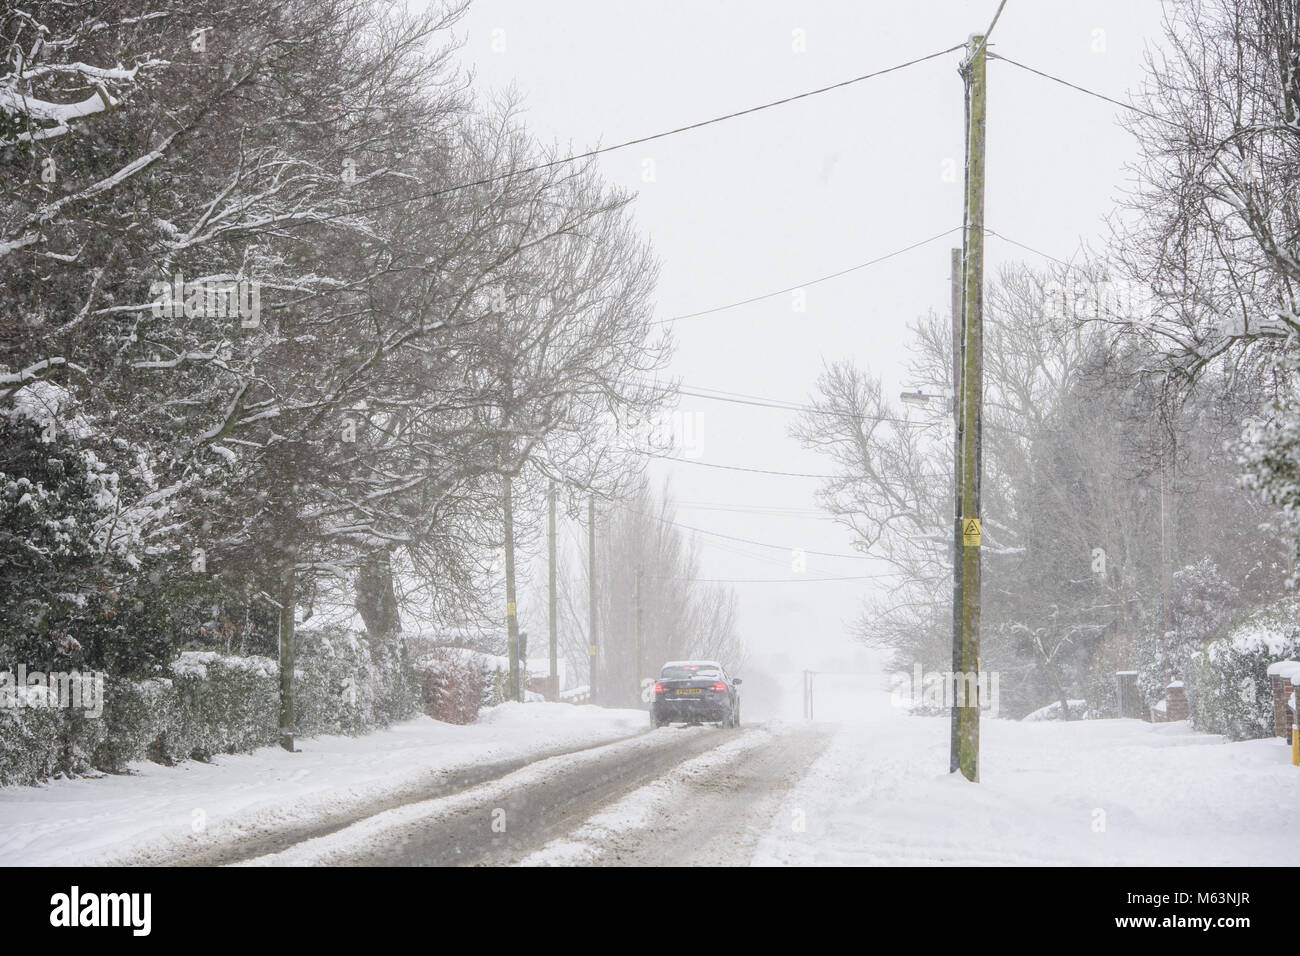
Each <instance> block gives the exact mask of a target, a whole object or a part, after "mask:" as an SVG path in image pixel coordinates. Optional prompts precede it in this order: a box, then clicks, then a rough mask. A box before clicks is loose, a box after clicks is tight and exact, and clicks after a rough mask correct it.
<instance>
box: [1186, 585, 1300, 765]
mask: <svg viewBox="0 0 1300 956" xmlns="http://www.w3.org/2000/svg"><path fill="white" fill-rule="evenodd" d="M1297 654H1300V600H1297V599H1294V598H1289V599H1287V600H1285V601H1281V602H1278V603H1277V604H1274V605H1272V606H1270V607H1267V608H1265V609H1263V610H1261V611H1258V612H1256V613H1255V614H1252V615H1251V616H1250V617H1248V618H1246V619H1245V620H1244V621H1241V622H1240V623H1238V624H1235V625H1233V626H1231V627H1229V628H1228V629H1227V630H1226V631H1225V632H1224V634H1223V635H1222V636H1220V637H1219V638H1217V639H1215V640H1213V641H1210V642H1209V643H1208V644H1207V645H1206V646H1205V648H1204V650H1202V651H1201V652H1200V653H1199V654H1197V655H1196V657H1195V658H1194V660H1193V665H1192V694H1191V706H1192V723H1193V724H1194V725H1195V726H1196V728H1197V729H1198V730H1203V731H1207V732H1209V733H1216V734H1226V735H1227V736H1228V737H1230V738H1231V739H1233V740H1249V739H1252V738H1255V737H1267V736H1269V735H1270V734H1271V733H1272V732H1273V692H1272V687H1271V685H1270V683H1269V679H1268V665H1269V664H1271V663H1273V662H1274V661H1278V660H1284V659H1286V658H1291V657H1295V656H1296V655H1297Z"/></svg>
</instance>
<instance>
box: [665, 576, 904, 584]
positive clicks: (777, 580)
mask: <svg viewBox="0 0 1300 956" xmlns="http://www.w3.org/2000/svg"><path fill="white" fill-rule="evenodd" d="M892 577H897V575H896V574H850V575H846V576H844V577H836V578H677V577H660V578H654V579H653V580H658V581H685V582H688V583H691V584H820V583H822V582H824V581H873V580H877V579H879V578H892Z"/></svg>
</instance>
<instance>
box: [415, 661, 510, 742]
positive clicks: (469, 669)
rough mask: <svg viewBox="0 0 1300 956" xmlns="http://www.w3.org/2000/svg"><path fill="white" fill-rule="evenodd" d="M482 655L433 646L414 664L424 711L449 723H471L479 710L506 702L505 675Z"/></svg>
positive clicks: (506, 677) (506, 680)
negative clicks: (419, 679)
mask: <svg viewBox="0 0 1300 956" xmlns="http://www.w3.org/2000/svg"><path fill="white" fill-rule="evenodd" d="M493 665H494V661H493V659H492V658H491V657H490V656H489V655H486V654H482V653H479V652H477V651H472V650H468V649H465V648H459V647H436V648H433V649H431V650H429V651H428V652H426V653H425V654H423V655H421V657H420V660H419V661H418V663H417V670H418V671H419V674H420V677H421V683H422V687H421V690H422V696H423V698H424V710H425V713H427V714H428V715H429V716H431V717H433V718H435V719H436V720H443V721H446V722H447V723H449V724H472V723H473V722H474V721H475V720H476V719H477V718H478V712H479V708H481V707H494V706H496V705H497V704H499V703H502V702H503V701H504V700H505V699H506V694H505V690H506V684H507V683H508V675H506V674H505V673H504V672H503V670H502V669H501V668H500V667H495V666H493Z"/></svg>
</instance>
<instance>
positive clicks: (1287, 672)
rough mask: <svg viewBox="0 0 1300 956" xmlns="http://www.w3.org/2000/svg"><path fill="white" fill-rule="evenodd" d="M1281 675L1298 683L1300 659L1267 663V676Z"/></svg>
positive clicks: (1299, 679) (1299, 678)
mask: <svg viewBox="0 0 1300 956" xmlns="http://www.w3.org/2000/svg"><path fill="white" fill-rule="evenodd" d="M1275 675H1276V676H1277V677H1281V678H1284V679H1286V680H1289V681H1290V682H1291V683H1293V684H1295V683H1300V661H1278V662H1277V663H1275V664H1269V665H1268V676H1269V677H1273V676H1275Z"/></svg>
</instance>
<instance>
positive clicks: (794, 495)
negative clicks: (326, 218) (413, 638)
mask: <svg viewBox="0 0 1300 956" xmlns="http://www.w3.org/2000/svg"><path fill="white" fill-rule="evenodd" d="M996 7H997V3H996V0H979V2H939V0H917V2H910V3H897V2H889V3H885V2H851V0H819V2H809V0H803V2H793V0H790V2H779V0H761V2H758V0H707V2H704V0H696V2H687V0H676V2H667V0H658V2H653V0H636V2H632V0H548V2H546V3H539V2H530V0H475V2H474V4H473V6H472V8H471V10H470V13H469V15H468V17H467V19H466V20H464V21H463V22H462V23H461V25H460V27H459V28H458V30H457V34H458V36H460V37H461V38H462V39H463V40H464V48H463V50H462V51H461V57H462V61H463V63H464V64H465V65H466V66H467V67H469V68H471V69H472V70H473V71H474V72H475V74H476V84H475V85H476V89H478V90H479V91H480V92H484V93H486V92H488V91H490V90H497V89H502V88H504V87H506V86H509V85H510V84H514V85H515V86H516V87H517V88H518V89H519V91H520V92H521V93H522V94H523V95H524V98H525V105H526V107H527V114H526V118H527V122H528V124H529V126H530V128H531V131H532V133H533V134H534V135H535V136H536V137H537V138H539V139H540V140H543V141H554V142H557V143H560V144H564V145H566V146H568V145H570V144H571V146H572V151H574V152H579V151H582V150H585V149H588V148H591V147H593V146H596V145H609V144H613V143H617V142H621V141H623V140H627V139H633V138H636V137H639V136H644V135H648V134H651V133H656V132H660V131H662V130H666V129H670V128H674V127H677V126H682V125H685V124H688V123H692V122H696V121H699V120H702V119H707V118H709V117H712V116H715V115H718V114H722V113H729V112H733V111H735V110H738V109H743V108H746V107H749V106H753V105H757V104H759V103H763V102H766V101H768V100H773V99H778V98H781V97H785V96H789V95H791V94H794V93H798V92H802V91H804V90H808V89H813V88H816V87H820V86H825V85H828V84H831V83H835V82H838V81H841V80H845V79H848V78H850V77H853V76H857V75H860V74H863V73H867V72H870V71H873V70H876V69H880V68H882V67H886V66H890V65H893V64H896V63H899V62H902V61H904V60H909V59H912V58H914V57H918V56H923V55H926V54H929V53H933V52H936V51H938V50H941V49H944V48H945V47H949V46H952V45H954V44H957V43H962V42H964V41H965V40H966V38H967V37H968V36H969V35H970V34H971V33H973V32H979V31H982V30H983V29H984V27H985V26H986V25H987V23H988V22H989V20H990V19H991V17H992V15H993V12H994V10H995V9H996ZM1159 24H1160V7H1159V4H1158V3H1157V2H1156V0H1123V2H1120V0H1094V2H1091V3H1088V4H1080V3H1076V2H1069V0H1009V2H1008V4H1007V8H1006V11H1005V12H1004V13H1003V15H1002V19H1001V21H1000V22H999V24H998V26H997V30H996V32H995V33H994V38H993V43H992V45H991V49H993V50H994V51H995V52H1001V53H1003V54H1004V55H1006V56H1009V57H1011V58H1013V59H1017V60H1020V61H1021V62H1024V63H1027V64H1028V65H1031V66H1034V67H1036V68H1038V69H1042V70H1045V71H1047V72H1050V73H1054V74H1056V75H1058V76H1061V77H1063V78H1065V79H1068V80H1070V81H1072V82H1074V83H1078V84H1079V85H1082V86H1085V87H1088V88H1090V89H1093V90H1096V91H1098V92H1101V93H1105V94H1107V95H1110V96H1113V97H1116V98H1118V99H1121V100H1122V99H1124V98H1125V93H1126V90H1128V89H1129V88H1131V87H1134V86H1136V84H1137V83H1138V82H1139V80H1140V79H1141V76H1142V57H1143V52H1144V49H1145V48H1146V47H1147V46H1148V45H1150V44H1154V43H1156V42H1157V41H1158V39H1159ZM796 30H802V31H804V34H803V35H804V37H806V51H805V52H803V53H796V52H794V49H793V46H794V44H793V40H794V38H795V33H794V31H796ZM1098 31H1101V32H1098ZM494 45H495V46H496V47H498V48H500V47H501V46H502V45H504V49H503V50H500V51H499V52H498V51H496V50H494ZM1098 46H1100V47H1102V48H1101V49H1094V48H1095V47H1098ZM960 56H961V54H960V53H951V54H949V55H947V56H946V57H943V58H941V59H938V60H932V61H930V62H927V63H924V64H920V65H918V66H915V67H911V68H909V69H907V70H904V71H901V72H899V73H895V74H891V75H888V76H885V77H881V78H879V79H874V80H868V81H866V82H864V83H861V84H856V85H854V86H851V87H848V88H846V89H842V90H836V91H833V92H829V93H826V94H823V95H821V96H817V97H812V98H809V99H805V100H800V101H798V102H795V103H792V104H788V105H785V106H781V107H778V108H776V109H773V110H768V111H764V112H762V113H759V114H757V115H753V116H747V117H742V118H739V119H736V120H731V121H728V122H726V123H721V124H716V125H713V126H709V127H707V128H705V129H702V130H697V131H692V132H688V133H683V134H680V135H677V136H673V137H670V138H667V139H664V140H659V141H656V142H653V143H650V144H646V145H644V146H634V147H630V148H628V149H626V150H620V151H616V152H613V153H610V154H606V155H604V156H602V157H600V160H599V162H600V167H601V169H602V171H603V173H604V175H605V177H606V178H607V179H609V180H610V181H611V182H613V183H615V184H618V185H619V186H622V187H624V188H627V189H629V190H633V191H635V192H637V193H638V194H639V196H638V199H637V201H636V203H635V206H634V212H635V216H636V219H637V221H638V223H639V224H640V227H641V228H642V230H643V231H644V234H645V236H646V237H647V238H648V239H649V240H650V242H651V243H652V244H653V246H654V248H655V250H656V252H657V254H658V256H659V258H660V260H661V262H662V279H661V283H660V287H659V297H658V303H659V316H660V317H661V318H667V317H669V316H673V315H678V314H682V313H688V312H695V311H698V310H701V309H707V308H711V307H713V306H717V305H721V304H725V303H729V302H734V301H736V300H739V299H746V298H749V297H752V296H756V295H761V294H763V293H767V292H771V291H774V290H776V289H781V288H785V287H787V286H794V285H797V284H798V283H800V282H802V281H804V280H807V279H810V278H815V277H818V276H822V275H825V274H827V273H830V272H835V271H838V270H840V269H844V268H846V267H848V266H852V265H855V264H857V263H859V262H863V261H865V260H868V259H872V258H875V257H877V256H880V255H884V254H886V253H889V252H892V251H894V250H897V249H899V248H901V247H903V246H907V245H910V244H912V243H914V242H917V241H919V240H921V239H924V238H926V237H929V236H932V235H934V234H936V233H939V232H941V231H943V230H944V229H948V228H951V227H956V226H958V225H960V222H961V205H962V196H961V174H960V167H961V156H962V101H963V99H962V97H963V94H962V83H961V80H960V78H959V77H958V75H957V65H958V62H959V58H960ZM1118 111H1119V110H1118V107H1114V106H1112V105H1110V104H1107V103H1105V102H1102V101H1100V100H1097V99H1094V98H1092V97H1088V96H1085V95H1083V94H1081V93H1078V92H1075V91H1073V90H1070V89H1067V88H1065V87H1062V86H1059V85H1057V84H1054V83H1051V82H1049V81H1047V80H1044V79H1042V78H1039V77H1036V76H1033V75H1031V74H1029V73H1026V72H1024V71H1021V70H1018V69H1016V68H1014V67H1011V66H1009V65H1007V64H1005V63H997V62H990V64H989V107H988V184H987V202H986V222H987V225H988V227H989V228H990V229H993V230H995V231H998V232H1001V233H1004V234H1005V235H1007V236H1009V237H1011V238H1013V239H1015V240H1017V241H1019V242H1022V243H1025V244H1028V245H1030V246H1033V247H1034V248H1036V249H1039V250H1042V251H1044V252H1046V253H1049V254H1051V255H1054V256H1058V257H1061V258H1068V257H1069V256H1070V255H1071V254H1072V253H1073V252H1075V251H1076V250H1077V248H1078V247H1079V244H1080V242H1081V241H1082V242H1092V243H1094V244H1096V243H1098V242H1099V241H1100V240H1101V239H1102V238H1103V237H1104V236H1105V235H1106V234H1107V228H1106V225H1105V217H1106V216H1108V215H1110V214H1111V213H1112V212H1113V210H1114V208H1115V200H1116V199H1117V198H1118V197H1119V195H1120V193H1121V190H1122V188H1123V184H1124V180H1125V172H1124V165H1125V163H1128V162H1132V161H1133V160H1135V159H1136V153H1135V149H1134V144H1133V141H1132V139H1131V137H1130V136H1129V134H1128V133H1126V132H1124V131H1123V130H1122V129H1120V128H1119V127H1118V126H1117V125H1116V123H1115V116H1116V114H1117V112H1118ZM647 160H652V161H653V165H654V173H655V179H654V181H653V182H646V181H644V179H643V172H644V170H645V169H646V161H647ZM945 168H948V169H953V168H955V169H956V171H957V173H956V175H955V176H953V177H951V178H950V181H946V180H945V177H944V172H945ZM952 239H953V240H955V241H957V242H959V238H958V236H957V234H956V233H954V235H953V237H952ZM952 245H953V242H952V241H949V240H947V239H941V240H939V241H937V242H934V243H931V244H929V245H927V246H924V247H922V248H920V249H916V250H914V251H912V252H909V253H906V254H904V255H903V256H900V257H898V258H896V259H892V260H890V261H889V262H887V263H883V264H881V265H878V266H873V267H871V268H869V269H866V270H863V271H861V272H857V273H853V274H851V275H849V276H846V277H843V278H839V279H835V280H831V281H830V282H826V283H823V284H820V285H816V286H811V287H809V288H808V289H807V290H806V295H807V311H806V312H804V313H796V312H794V311H793V309H792V301H791V297H790V296H789V295H784V296H779V297H776V298H772V299H768V300H765V301H763V302H759V303H754V304H751V305H747V306H743V307H740V308H736V309H733V310H729V311H726V312H721V313H717V314H714V315H709V316H703V317H699V318H693V319H689V320H684V321H680V322H677V323H675V336H676V356H675V359H674V361H673V364H672V367H671V369H670V374H671V375H674V376H678V377H680V379H681V380H682V384H683V386H684V387H686V388H699V387H703V388H708V389H718V390H726V391H730V392H738V393H745V394H748V395H758V396H765V397H770V398H775V399H779V400H784V401H795V402H806V401H807V400H808V398H809V395H810V393H811V391H812V388H813V385H814V382H815V380H816V378H817V375H818V373H819V371H820V369H821V367H822V364H823V362H825V361H834V360H839V359H843V358H852V359H853V360H855V361H856V362H858V363H859V364H862V365H866V366H869V367H870V368H871V369H872V370H873V371H874V372H878V373H881V374H883V375H884V377H885V381H886V384H887V385H888V386H889V392H890V394H896V393H897V392H898V391H901V390H902V389H903V388H904V387H907V386H910V385H914V384H917V383H913V382H910V381H908V380H907V379H906V378H905V372H904V364H905V362H906V359H907V355H906V350H905V345H906V328H905V326H906V323H907V322H908V321H910V320H912V319H914V318H916V317H917V316H920V315H923V314H924V313H925V312H927V311H928V310H930V309H934V310H937V311H940V312H941V313H942V314H946V313H947V309H948V257H949V249H950V247H951V246H952ZM1020 258H1024V259H1026V260H1028V261H1030V262H1033V263H1034V264H1036V265H1041V264H1042V261H1041V260H1037V261H1036V257H1034V256H1032V255H1031V254H1030V253H1026V252H1023V251H1022V250H1019V249H1017V248H1015V247H1014V246H1009V245H1007V244H1006V243H1005V242H1002V241H1000V240H998V239H996V238H990V239H989V240H988V245H987V253H986V273H987V275H988V276H993V275H994V274H995V273H996V270H997V268H998V266H999V265H1000V264H1001V263H1004V262H1007V261H1011V260H1015V259H1020ZM680 409H681V410H682V411H683V412H684V413H687V414H688V415H690V416H693V417H692V419H691V420H692V421H693V422H695V423H697V424H698V425H699V426H700V429H701V430H700V436H699V437H700V445H699V459H700V460H701V461H705V462H711V463H718V464H728V465H741V466H746V467H753V468H766V469H777V470H783V471H802V472H814V473H824V472H826V471H828V470H830V466H829V463H828V462H827V461H826V460H825V459H823V458H821V457H819V456H817V455H815V454H813V453H811V452H806V451H804V450H802V449H801V448H800V447H799V446H798V444H797V443H796V442H795V441H793V440H792V439H791V438H790V437H789V435H788V428H789V425H790V423H791V422H792V420H793V415H794V413H790V412H785V411H780V410H774V409H764V408H754V407H747V406H741V405H732V404H725V403H720V402H714V401H709V400H705V399H697V398H690V397H685V398H683V399H682V402H681V405H680ZM651 474H652V475H653V476H654V477H655V478H656V480H662V479H664V478H667V479H669V480H670V481H671V484H672V488H673V490H674V492H675V496H676V498H677V499H678V501H679V512H678V521H680V522H682V523H685V524H691V525H694V526H697V527H700V528H708V529H711V530H716V531H719V532H723V533H725V534H731V535H739V536H743V537H748V538H754V539H759V540H763V541H769V542H772V543H775V544H781V545H785V546H788V547H790V548H805V549H815V550H822V551H833V552H848V551H851V550H852V549H851V541H850V537H849V534H848V532H847V531H844V530H842V529H840V528H838V526H836V525H834V524H833V523H831V522H828V521H826V520H824V519H822V520H819V519H818V518H816V517H814V516H812V515H807V516H788V515H772V514H747V513H737V512H734V511H719V510H709V509H704V508H699V507H696V506H695V505H696V504H699V503H704V504H714V505H716V504H724V505H727V506H742V507H750V508H762V509H772V508H780V509H793V510H796V511H805V510H811V509H814V508H815V507H816V503H815V500H814V491H815V489H816V486H817V484H818V482H817V481H815V480H810V479H803V478H781V477H772V476H764V475H752V474H743V473H739V472H728V471H719V470H715V469H710V468H704V467H699V466H696V465H691V464H685V463H675V462H656V463H655V464H654V465H653V467H652V472H651ZM698 540H699V541H700V543H701V547H702V552H703V559H704V570H705V573H706V574H707V575H709V576H711V577H718V578H745V579H749V578H791V577H797V576H798V575H795V574H793V573H792V571H791V567H790V557H789V555H788V554H783V553H782V552H779V551H775V550H768V549H761V548H752V547H747V546H736V545H733V544H731V543H729V542H722V543H721V545H720V544H719V542H718V539H710V538H707V537H698ZM737 551H744V552H748V554H741V553H737ZM874 570H879V568H878V567H873V564H872V563H871V562H867V561H861V560H838V559H830V558H818V557H816V556H809V558H808V567H807V572H806V573H805V574H804V575H803V576H804V577H815V576H827V577H830V576H840V575H852V574H866V573H871V572H872V571H874ZM872 584H873V582H871V581H857V582H843V583H787V584H737V585H736V588H737V591H738V594H739V604H740V614H741V627H742V631H743V634H744V636H745V639H746V641H747V643H748V644H749V646H750V647H751V650H752V652H753V653H754V654H756V655H759V656H762V655H771V654H773V653H776V652H782V653H784V654H785V655H786V657H787V659H788V661H789V663H790V664H791V665H792V666H793V667H796V668H803V667H828V666H841V667H844V668H853V667H855V666H861V663H862V655H861V654H860V652H858V651H857V649H856V646H855V645H853V644H851V643H850V642H849V641H848V640H847V624H848V622H850V621H851V620H852V619H853V618H854V617H856V612H857V609H858V607H859V605H860V602H861V599H862V597H863V595H864V594H866V593H867V589H868V588H870V587H871V586H872ZM520 610H521V614H523V613H525V609H524V608H523V607H521V609H520ZM855 659H856V664H855Z"/></svg>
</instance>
